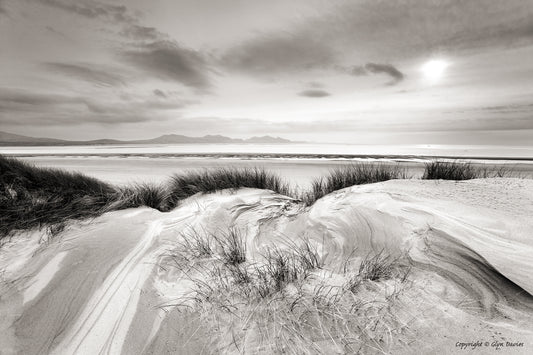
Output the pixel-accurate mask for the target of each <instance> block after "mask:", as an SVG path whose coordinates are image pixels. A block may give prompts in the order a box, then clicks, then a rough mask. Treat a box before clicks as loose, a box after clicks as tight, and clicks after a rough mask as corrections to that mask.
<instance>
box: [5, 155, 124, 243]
mask: <svg viewBox="0 0 533 355" xmlns="http://www.w3.org/2000/svg"><path fill="white" fill-rule="evenodd" d="M0 184H1V190H0V209H1V213H0V238H1V237H5V236H7V235H9V234H10V233H11V232H13V231H15V230H24V229H31V228H42V227H44V226H47V227H49V231H50V232H51V233H52V234H53V233H55V232H58V231H61V230H62V227H61V226H62V225H63V224H64V223H65V222H66V221H68V220H69V219H81V218H88V217H95V216H98V215H100V214H101V213H103V212H104V211H105V210H106V206H108V205H109V203H111V202H112V201H113V198H114V195H115V189H114V187H113V186H111V185H109V184H107V183H104V182H102V181H99V180H97V179H94V178H91V177H88V176H85V175H83V174H79V173H70V172H66V171H62V170H57V169H46V168H36V167H34V166H32V165H30V164H27V163H25V162H22V161H20V160H17V159H13V158H6V157H2V156H0Z"/></svg>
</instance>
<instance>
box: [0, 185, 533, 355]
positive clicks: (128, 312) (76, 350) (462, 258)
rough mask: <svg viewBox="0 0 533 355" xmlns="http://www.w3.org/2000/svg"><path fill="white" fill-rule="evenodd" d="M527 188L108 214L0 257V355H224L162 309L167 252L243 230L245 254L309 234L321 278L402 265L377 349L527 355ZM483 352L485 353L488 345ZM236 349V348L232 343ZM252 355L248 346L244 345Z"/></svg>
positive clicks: (248, 199)
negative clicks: (185, 242)
mask: <svg viewBox="0 0 533 355" xmlns="http://www.w3.org/2000/svg"><path fill="white" fill-rule="evenodd" d="M532 217H533V181H531V180H519V179H483V180H472V181H468V182H457V183H456V182H449V181H418V180H416V181H415V180H413V181H408V180H402V181H389V182H385V183H379V184H372V185H365V186H358V187H352V188H348V189H345V190H341V191H338V192H336V193H334V194H331V195H329V196H326V197H325V198H323V199H321V200H319V201H318V202H317V203H316V204H315V205H314V206H312V207H311V208H305V207H304V206H303V205H301V204H299V203H297V202H296V201H294V200H291V199H289V198H286V197H283V196H278V195H275V194H273V193H271V192H268V191H260V190H252V189H245V190H240V191H238V192H235V193H233V192H228V191H225V192H221V193H217V194H210V195H204V196H195V197H193V198H190V199H188V200H187V201H185V202H184V203H183V204H182V205H181V206H180V207H179V208H177V209H175V210H174V211H172V212H169V213H161V212H158V211H155V210H151V209H148V208H142V209H131V210H125V211H120V212H111V213H107V214H105V215H104V216H102V217H100V218H97V219H95V220H93V221H88V222H84V223H82V224H79V225H73V226H71V227H69V228H68V229H67V230H66V231H64V232H62V233H61V234H60V235H58V236H56V237H54V238H53V239H52V240H50V241H46V242H45V241H43V239H46V238H45V237H46V236H45V235H43V234H42V233H39V232H33V233H30V234H21V235H18V236H16V237H14V238H13V239H12V240H11V241H10V242H8V243H7V244H5V245H4V246H3V247H2V249H1V250H0V271H2V273H1V274H0V278H1V283H0V344H1V348H2V353H5V354H11V353H20V354H47V353H52V354H141V353H146V354H165V353H191V354H193V353H202V352H203V353H216V352H237V351H236V350H235V349H233V350H232V349H231V348H228V347H222V346H220V344H217V341H218V340H216V339H218V338H216V337H213V336H212V334H211V333H209V332H212V329H207V328H206V326H205V324H204V323H202V319H201V317H197V316H196V315H195V313H194V312H193V313H191V312H178V311H177V310H176V309H173V307H162V306H163V305H168V304H172V303H176V302H177V301H176V300H180V299H181V298H182V297H183V296H184V295H186V294H187V292H189V291H190V288H191V286H192V285H191V282H190V280H188V279H187V277H186V275H184V274H183V272H181V271H180V270H179V269H177V268H176V267H174V266H173V265H172V258H171V257H169V255H170V254H171V251H172V250H174V249H175V248H176V246H177V244H178V241H179V240H180V238H182V235H181V234H180V233H181V232H183V231H184V230H186V229H187V228H191V226H192V227H196V228H203V229H208V230H211V231H216V230H218V229H224V228H227V227H228V226H230V225H231V226H236V227H237V228H239V229H240V230H243V231H245V233H246V241H247V246H248V248H247V254H248V255H247V256H248V259H249V260H254V259H259V257H260V255H261V252H262V250H264V247H265V246H266V245H282V244H283V243H284V240H285V241H286V239H288V238H292V239H296V238H302V237H305V238H309V239H310V240H311V241H313V243H315V245H317V250H319V252H320V254H321V256H322V257H323V258H324V260H325V267H324V269H326V270H329V271H330V274H329V275H330V276H329V277H331V278H334V277H335V272H336V271H337V270H339V268H340V266H341V264H342V263H343V262H344V261H346V260H347V259H349V258H353V259H354V260H356V261H357V259H358V258H359V259H360V258H362V257H364V256H365V255H368V254H369V253H377V252H380V251H385V252H386V253H387V254H389V255H393V256H394V255H398V256H401V255H403V256H405V257H406V258H407V260H408V261H409V263H410V264H411V266H412V267H413V268H412V272H411V273H410V274H409V279H410V281H411V283H412V286H411V287H410V288H409V290H407V291H406V293H405V297H404V299H403V301H402V304H401V307H400V308H398V310H397V311H398V319H399V321H400V322H403V323H404V324H405V326H404V327H403V328H402V329H404V330H402V332H400V333H398V335H397V340H398V341H395V342H391V343H390V344H384V346H383V348H381V349H380V350H379V351H377V350H376V352H380V351H384V352H392V353H413V352H417V353H435V352H437V349H438V352H439V353H455V352H459V351H460V349H459V348H458V347H457V343H458V342H472V341H478V340H480V341H482V342H485V341H487V342H489V346H488V347H485V348H481V349H480V348H477V349H476V351H479V352H483V351H485V352H486V351H489V350H490V351H492V350H494V349H493V348H491V345H490V344H492V343H493V342H495V341H496V342H498V343H499V342H506V341H510V342H522V343H524V344H523V345H522V346H516V347H507V346H506V347H505V348H503V351H512V352H513V353H524V354H526V353H532V352H533V296H532V295H533V274H532V272H531V271H532V270H533V232H532V231H533V218H532ZM489 348H490V349H489ZM241 350H242V349H241ZM244 350H245V351H244V352H253V347H250V348H246V349H244Z"/></svg>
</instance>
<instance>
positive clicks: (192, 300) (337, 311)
mask: <svg viewBox="0 0 533 355" xmlns="http://www.w3.org/2000/svg"><path fill="white" fill-rule="evenodd" d="M181 237H182V238H191V234H190V233H184V234H182V236H181ZM217 238H230V239H231V238H233V237H232V236H231V234H230V232H227V233H208V232H206V231H205V230H202V232H201V233H197V232H195V233H193V235H192V238H191V240H190V241H189V242H182V243H181V244H180V245H179V246H178V249H180V251H177V252H176V254H175V255H181V254H182V253H185V254H187V255H189V256H192V258H190V257H189V258H182V257H179V258H177V261H176V263H174V265H176V266H177V267H178V269H179V270H180V271H182V272H181V273H180V274H181V275H183V277H185V278H187V279H188V280H189V281H191V290H190V292H189V293H186V294H185V295H183V296H182V297H180V298H179V299H176V300H175V301H172V302H171V303H169V304H165V305H162V307H163V308H165V309H168V308H174V307H177V308H178V310H180V311H183V310H190V311H192V312H197V314H199V315H200V316H201V317H202V318H203V319H204V321H205V322H206V323H205V324H206V326H211V327H213V333H212V334H213V338H212V341H213V345H214V346H215V348H216V349H217V351H221V352H225V351H234V350H235V351H239V352H241V353H242V352H245V353H246V352H252V353H278V352H284V353H285V352H289V353H292V352H294V353H308V352H309V353H324V352H330V351H332V349H335V350H336V351H339V350H342V351H345V352H349V353H357V352H358V351H363V352H366V351H369V350H376V349H379V350H384V351H385V352H386V350H387V347H388V346H389V344H388V343H389V342H390V341H392V334H391V329H394V330H392V332H394V331H396V329H397V330H398V331H400V330H401V327H405V326H406V325H405V324H404V325H402V324H400V322H398V320H397V319H396V316H395V312H394V311H393V310H392V309H393V307H395V304H396V300H397V299H398V297H401V295H402V292H403V290H404V289H405V288H406V287H407V283H406V279H407V274H406V273H401V272H399V271H397V270H396V268H397V265H396V263H395V262H396V261H397V260H398V259H393V258H391V257H389V256H386V255H385V253H384V252H381V253H378V254H376V255H372V256H370V255H369V256H367V257H366V258H364V260H363V261H362V263H361V266H360V267H359V269H357V268H356V269H355V270H354V271H355V272H354V271H352V270H348V271H347V272H346V275H339V277H341V278H344V279H345V280H346V281H345V283H344V284H341V285H340V286H339V285H331V284H329V281H328V280H331V278H330V277H331V276H319V275H328V273H330V272H332V271H331V270H330V271H327V272H326V270H324V272H323V273H322V274H321V272H322V271H321V269H323V268H325V267H327V266H326V265H324V264H323V262H322V260H321V258H320V256H319V254H318V253H317V251H316V249H315V248H313V246H312V245H311V243H310V242H309V241H308V240H304V239H298V238H296V239H294V238H289V237H288V238H287V240H289V242H287V243H286V244H284V245H283V247H281V246H279V247H278V246H265V247H264V250H263V252H262V253H261V254H260V255H259V258H258V259H257V260H255V261H253V262H252V261H251V260H242V261H241V262H239V263H237V264H232V263H227V262H226V261H225V258H224V257H223V253H222V252H221V250H220V249H219V248H216V247H210V248H209V250H210V252H209V253H196V252H195V251H194V250H191V249H189V247H188V246H189V245H196V244H197V240H201V241H202V242H201V244H203V245H205V244H206V242H205V241H206V240H211V241H212V242H214V243H218V244H224V242H223V241H221V240H218V241H216V239H217ZM238 239H239V240H242V241H245V240H246V238H245V236H244V235H240V236H239V238H238ZM207 244H209V245H211V246H212V244H210V243H207ZM230 244H232V243H230ZM244 248H245V247H244ZM202 249H204V248H203V247H202ZM194 255H196V257H194ZM207 255H208V256H207ZM357 270H359V271H357ZM400 276H401V277H400ZM353 280H357V285H355V283H354V282H353ZM397 286H399V287H397ZM229 333H231V334H232V335H231V339H228V336H227V335H228V334H229ZM345 339H349V342H345V341H344V340H345ZM324 345H325V346H326V347H325V348H322V346H324ZM342 351H341V352H342Z"/></svg>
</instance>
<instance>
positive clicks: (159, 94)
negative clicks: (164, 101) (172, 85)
mask: <svg viewBox="0 0 533 355" xmlns="http://www.w3.org/2000/svg"><path fill="white" fill-rule="evenodd" d="M154 95H155V96H159V97H162V98H166V97H167V95H166V94H165V93H164V92H163V91H161V90H159V89H155V90H154Z"/></svg>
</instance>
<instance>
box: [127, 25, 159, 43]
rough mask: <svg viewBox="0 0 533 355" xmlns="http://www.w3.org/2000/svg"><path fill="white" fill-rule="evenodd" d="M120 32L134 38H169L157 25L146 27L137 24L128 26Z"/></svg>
mask: <svg viewBox="0 0 533 355" xmlns="http://www.w3.org/2000/svg"><path fill="white" fill-rule="evenodd" d="M120 34H121V35H123V36H124V37H127V38H131V39H134V40H160V39H164V38H167V35H165V34H164V33H161V32H159V31H158V30H157V29H156V28H155V27H146V26H140V25H135V24H133V25H129V26H126V27H125V28H124V30H122V32H121V33H120Z"/></svg>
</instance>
